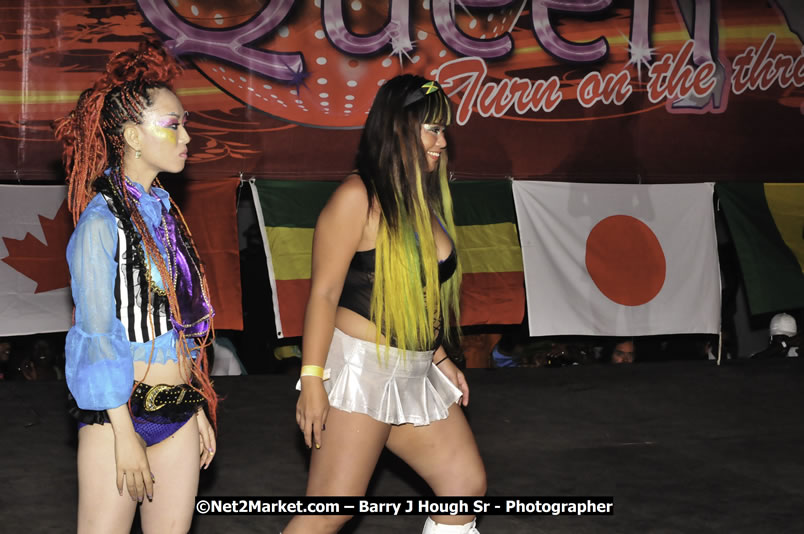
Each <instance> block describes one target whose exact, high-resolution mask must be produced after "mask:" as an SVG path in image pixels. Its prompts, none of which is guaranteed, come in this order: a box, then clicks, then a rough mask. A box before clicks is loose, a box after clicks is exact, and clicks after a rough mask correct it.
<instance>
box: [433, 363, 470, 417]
mask: <svg viewBox="0 0 804 534" xmlns="http://www.w3.org/2000/svg"><path fill="white" fill-rule="evenodd" d="M444 358H446V354H445V355H444ZM438 368H439V369H440V370H441V372H442V373H444V374H445V375H446V376H447V378H449V379H450V381H451V382H452V383H453V384H455V387H457V388H458V389H460V390H461V392H462V393H463V396H462V397H461V404H462V405H463V406H469V384H467V383H466V377H465V376H463V373H462V372H461V370H460V369H458V366H457V365H455V364H454V363H453V362H452V360H451V359H449V358H446V359H445V360H443V361H442V362H441V363H439V364H438Z"/></svg>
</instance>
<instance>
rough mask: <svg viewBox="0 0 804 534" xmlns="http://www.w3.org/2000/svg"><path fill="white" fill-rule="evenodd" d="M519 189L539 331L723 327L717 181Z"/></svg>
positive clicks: (534, 326)
mask: <svg viewBox="0 0 804 534" xmlns="http://www.w3.org/2000/svg"><path fill="white" fill-rule="evenodd" d="M513 190H514V201H515V204H516V213H517V220H518V224H519V232H520V239H521V243H522V257H523V262H524V267H525V286H526V295H527V306H528V318H529V327H530V333H531V335H533V336H541V335H561V334H578V335H607V336H608V335H611V336H637V335H652V334H673V333H679V334H680V333H717V332H719V331H720V272H719V268H718V257H717V243H716V240H715V226H714V212H713V209H712V194H713V190H714V186H713V184H711V183H700V184H672V185H635V184H582V183H556V182H529V181H515V182H514V184H513Z"/></svg>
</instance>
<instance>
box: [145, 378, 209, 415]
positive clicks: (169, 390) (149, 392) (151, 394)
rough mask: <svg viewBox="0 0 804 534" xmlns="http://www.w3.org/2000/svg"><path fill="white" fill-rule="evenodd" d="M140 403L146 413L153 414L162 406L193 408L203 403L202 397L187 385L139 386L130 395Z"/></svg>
mask: <svg viewBox="0 0 804 534" xmlns="http://www.w3.org/2000/svg"><path fill="white" fill-rule="evenodd" d="M131 398H132V400H137V401H140V402H141V403H142V406H143V408H145V411H146V412H155V411H157V410H159V409H160V408H162V407H164V406H185V407H189V406H193V405H197V404H201V403H203V402H204V397H203V396H202V395H201V394H200V393H198V392H197V391H195V390H194V389H193V388H191V387H190V386H188V385H187V384H179V385H177V386H170V385H168V384H157V385H155V386H149V385H148V384H139V385H138V386H137V387H136V389H135V390H134V393H133V394H132V395H131Z"/></svg>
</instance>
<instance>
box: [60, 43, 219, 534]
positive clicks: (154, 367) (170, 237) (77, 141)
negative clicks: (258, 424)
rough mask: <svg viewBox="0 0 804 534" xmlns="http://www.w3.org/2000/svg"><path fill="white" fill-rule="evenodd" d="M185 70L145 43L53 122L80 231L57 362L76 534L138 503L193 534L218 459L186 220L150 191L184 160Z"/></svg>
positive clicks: (205, 308)
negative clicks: (75, 427)
mask: <svg viewBox="0 0 804 534" xmlns="http://www.w3.org/2000/svg"><path fill="white" fill-rule="evenodd" d="M180 72H181V71H180V68H179V66H178V65H177V64H176V62H175V61H174V60H173V59H172V58H171V57H170V56H169V55H168V54H167V53H166V52H165V50H164V49H163V48H162V47H161V45H159V44H158V43H152V42H144V43H142V44H141V45H140V47H139V49H138V50H133V49H132V50H127V51H125V52H121V53H120V54H117V55H116V56H115V57H113V58H112V59H111V60H110V62H109V64H108V65H107V67H106V71H105V72H104V73H103V74H102V75H101V77H100V79H99V80H98V81H97V82H96V83H95V85H94V86H93V87H92V88H90V89H87V90H86V91H84V92H83V93H82V94H81V96H80V98H79V100H78V104H77V105H76V108H75V109H74V110H73V111H72V112H71V113H70V114H69V115H68V116H67V117H65V118H63V119H59V120H58V121H56V122H55V123H54V127H55V130H56V137H57V138H58V139H59V140H60V141H61V142H62V143H63V145H64V164H65V168H66V173H67V183H68V185H69V198H68V201H69V205H70V210H71V211H72V214H73V221H74V223H75V225H76V226H75V231H74V232H73V235H72V237H71V238H70V242H69V244H68V246H67V261H68V263H69V266H70V274H71V277H72V280H71V285H72V292H73V300H74V302H75V324H74V326H73V327H72V328H71V329H70V332H69V333H68V334H67V342H66V347H65V353H66V359H67V363H66V378H67V384H68V386H69V389H70V393H71V402H72V408H71V410H70V411H71V413H72V414H73V415H74V416H75V417H76V418H77V419H78V420H79V428H80V430H79V432H78V532H79V533H88V532H98V533H104V534H107V533H110V532H126V533H127V532H128V531H129V530H130V528H131V523H132V521H133V518H134V513H135V511H136V508H137V502H139V503H141V508H140V516H141V519H142V527H143V531H144V532H146V533H149V532H158V533H160V534H161V533H167V532H182V533H184V532H187V531H188V530H189V528H190V522H191V519H192V515H193V509H194V498H195V495H196V493H197V490H198V477H199V466H200V467H205V468H206V467H208V466H209V463H210V462H211V461H212V457H213V455H214V454H215V431H214V429H213V425H214V422H215V412H216V410H215V408H216V405H217V397H216V396H215V393H214V391H213V390H212V385H211V383H210V381H209V377H208V369H207V362H206V356H205V352H204V347H205V345H206V344H207V340H208V337H209V333H210V331H211V327H212V324H211V322H212V307H211V306H210V301H209V295H208V293H207V284H206V281H205V278H204V271H203V268H202V266H201V262H200V261H199V258H198V252H197V250H196V248H195V245H194V244H193V240H192V238H191V236H190V232H189V230H188V229H187V225H186V224H185V222H184V218H183V217H182V215H181V212H180V211H179V210H178V208H177V207H176V205H175V204H173V203H172V202H171V200H170V197H169V195H168V193H167V192H166V191H165V190H164V189H162V188H161V187H157V185H159V182H158V181H156V180H157V174H159V173H160V172H169V173H178V172H180V171H181V170H182V169H183V168H184V164H185V162H186V161H187V143H188V142H189V141H190V137H189V135H188V134H187V131H186V130H185V124H186V120H187V117H186V113H185V111H184V108H182V105H181V102H179V99H178V98H177V97H176V95H175V94H174V93H173V92H172V91H171V90H170V88H169V83H170V82H171V81H172V80H173V79H174V78H175V77H176V76H177V75H178V74H180ZM155 181H156V184H157V185H153V184H154V182H155ZM204 406H206V408H207V412H208V414H209V419H207V413H205V410H204ZM210 419H211V420H212V424H210V422H209V420H210ZM115 481H116V485H115ZM124 488H125V489H127V492H128V495H127V496H123V490H124Z"/></svg>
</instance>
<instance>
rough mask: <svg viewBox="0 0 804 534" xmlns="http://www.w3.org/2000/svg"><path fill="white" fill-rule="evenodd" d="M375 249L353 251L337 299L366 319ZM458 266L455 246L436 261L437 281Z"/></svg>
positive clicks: (437, 343) (450, 275) (368, 312)
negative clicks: (442, 258)
mask: <svg viewBox="0 0 804 534" xmlns="http://www.w3.org/2000/svg"><path fill="white" fill-rule="evenodd" d="M375 257H376V249H371V250H360V251H358V252H355V255H354V257H353V258H352V262H351V263H350V264H349V270H348V271H347V272H346V279H345V280H344V282H343V291H342V292H341V298H340V300H339V301H338V306H340V307H342V308H346V309H347V310H351V311H353V312H355V313H357V314H360V315H362V316H363V317H365V318H366V319H371V317H370V312H371V292H372V290H373V289H374V260H375ZM457 268H458V254H457V252H455V247H453V248H452V251H451V252H450V253H449V256H447V258H446V259H445V260H443V261H439V262H438V283H439V284H443V283H444V282H446V281H447V280H449V279H450V278H451V277H452V275H453V274H455V270H456V269H457ZM440 325H441V321H440V320H439V321H438V322H437V325H436V326H437V328H438V332H437V333H436V345H435V347H431V349H436V348H438V346H439V345H440V344H441V339H442V337H443V336H442V334H443V332H441V328H440Z"/></svg>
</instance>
